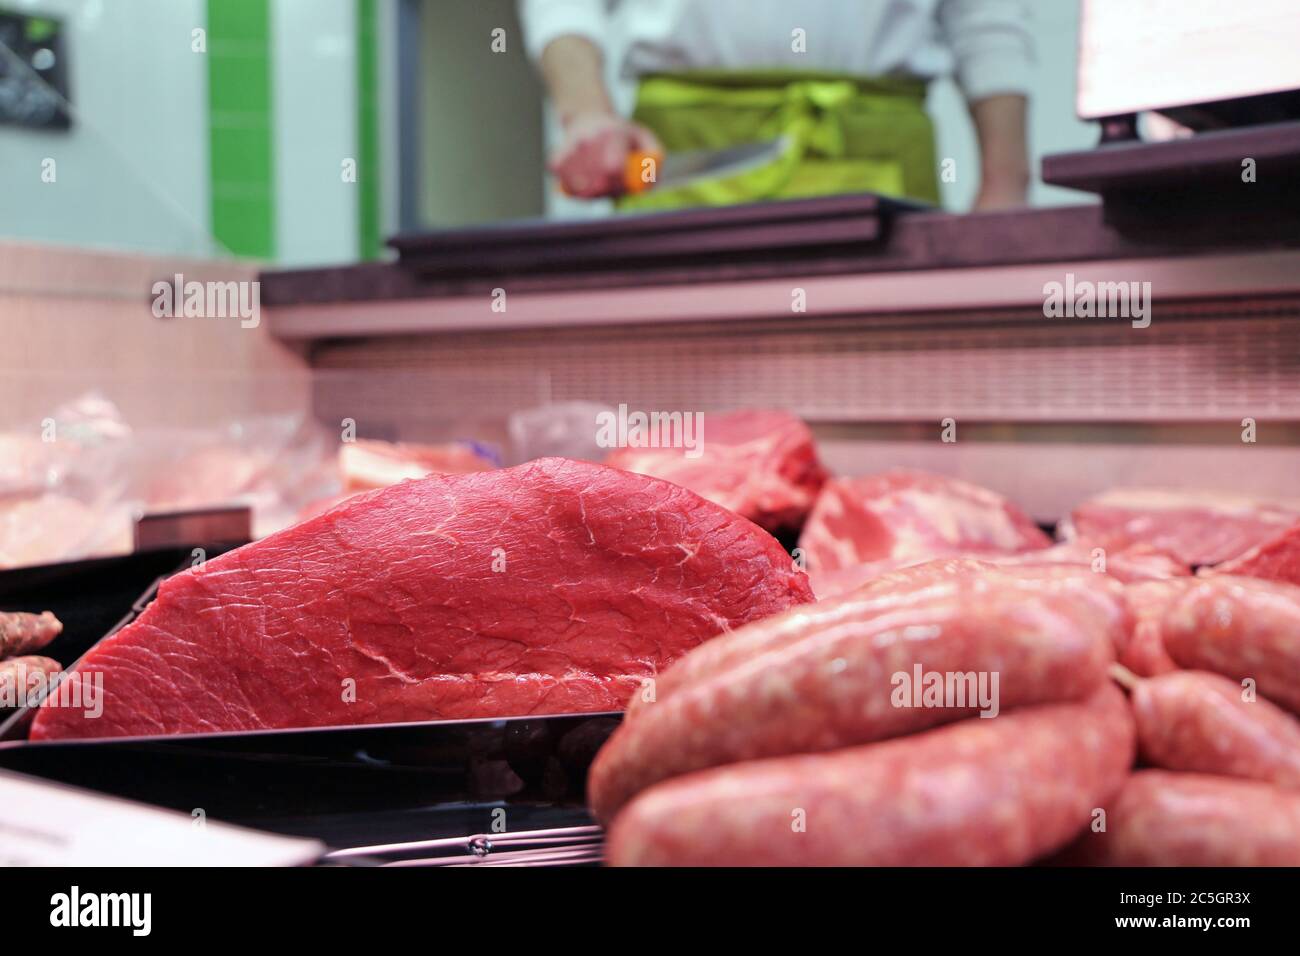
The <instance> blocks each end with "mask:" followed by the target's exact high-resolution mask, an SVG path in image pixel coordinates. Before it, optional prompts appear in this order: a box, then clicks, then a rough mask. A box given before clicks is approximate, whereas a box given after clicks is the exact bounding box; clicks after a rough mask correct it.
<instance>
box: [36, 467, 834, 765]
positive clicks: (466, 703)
mask: <svg viewBox="0 0 1300 956" xmlns="http://www.w3.org/2000/svg"><path fill="white" fill-rule="evenodd" d="M810 597H811V591H810V589H809V587H808V582H807V578H806V577H805V576H804V575H803V574H802V573H800V572H798V571H796V570H795V569H794V568H793V566H792V563H791V561H790V558H789V556H788V555H787V554H786V553H785V552H784V551H783V550H782V548H781V547H780V545H779V544H777V542H776V541H775V539H773V538H772V537H771V536H769V535H768V534H767V533H766V532H764V531H762V530H761V529H760V528H758V527H756V526H755V525H753V524H751V523H750V522H748V521H745V520H743V519H740V518H738V517H737V516H736V515H734V514H732V513H731V512H729V511H726V510H725V509H723V508H720V507H718V506H717V505H714V504H712V503H710V502H708V501H705V500H704V499H703V498H700V497H699V496H698V495H696V494H695V493H694V492H691V491H688V490H686V489H685V488H681V487H678V486H676V485H671V484H668V483H667V482H663V481H659V480H657V479H654V478H648V477H644V476H641V475H631V474H628V473H626V472H622V471H617V470H615V469H612V468H605V467H602V466H600V465H593V464H587V463H583V462H575V461H568V460H565V459H556V458H551V459H542V460H539V461H536V462H532V463H531V464H527V465H522V466H520V467H518V468H512V469H508V470H503V471H493V472H484V473H480V474H468V475H444V476H435V477H430V478H426V479H421V480H417V481H407V482H403V483H401V484H398V485H395V486H393V487H390V488H385V489H381V490H379V491H374V492H370V493H367V494H363V495H359V496H357V497H354V498H351V499H349V500H348V501H346V502H344V503H343V504H341V505H339V506H338V507H336V508H334V509H332V510H330V511H328V512H326V513H324V514H322V515H319V516H318V517H315V518H312V519H311V520H308V521H304V522H302V523H301V524H298V525H295V526H293V527H291V528H288V529H286V530H284V531H282V532H280V533H278V534H275V535H272V536H271V537H268V538H265V539H263V540H262V541H259V542H256V543H254V544H250V545H247V546H245V547H243V548H240V549H238V550H236V551H232V552H230V553H229V554H225V555H222V556H221V557H218V558H214V559H212V560H210V561H208V562H207V563H206V565H204V566H202V567H200V568H195V569H191V570H189V571H186V572H184V573H182V574H179V575H176V576H175V577H172V578H170V579H169V580H167V581H166V582H164V584H163V585H162V587H161V588H160V590H159V593H158V598H157V600H155V601H154V603H153V604H151V605H150V606H149V608H148V609H147V610H146V611H145V612H144V613H143V614H142V615H141V616H140V617H139V618H138V619H137V620H136V621H135V622H134V623H132V624H130V625H129V626H127V627H126V628H124V629H123V630H121V631H119V632H118V633H117V634H114V635H113V636H112V637H109V638H107V639H106V640H104V641H102V642H101V643H100V644H99V645H98V646H97V647H96V648H95V649H94V650H93V651H91V653H90V654H88V655H87V656H86V658H85V659H84V660H83V661H82V662H81V663H80V665H79V666H78V667H77V669H76V671H75V672H74V674H75V675H78V676H76V678H75V679H78V680H80V681H81V682H82V683H83V684H84V683H85V682H86V681H87V680H89V681H98V680H100V679H102V688H103V690H102V695H103V696H102V700H103V712H102V714H101V715H100V716H98V717H94V716H91V715H90V714H89V713H88V712H87V709H85V708H83V709H73V708H70V707H57V706H53V707H52V706H46V707H43V708H42V709H41V710H40V712H39V713H38V714H37V717H36V720H35V722H34V723H33V725H32V731H31V736H32V738H33V739H48V738H64V737H106V736H120V735H137V734H174V733H190V732H206V731H230V730H251V729H258V728H272V727H306V726H320V725H335V724H357V723H374V722H386V721H410V720H427V719H443V718H469V717H487V716H507V715H519V714H537V713H569V712H593V711H604V710H616V709H618V708H620V707H622V706H623V704H624V703H625V702H626V700H627V699H628V697H629V696H630V694H631V693H632V691H633V690H634V689H635V688H636V687H637V686H639V683H640V681H641V679H642V678H643V677H646V676H649V675H653V674H655V673H657V672H658V671H660V670H662V669H663V668H665V667H666V666H667V665H668V664H669V663H671V662H672V661H673V660H674V659H676V658H677V657H679V656H681V655H682V654H683V653H685V652H686V651H687V650H689V649H690V648H692V647H694V646H695V645H697V644H699V643H700V642H701V641H704V640H707V639H708V638H711V637H713V636H715V635H717V634H719V633H721V632H723V631H727V630H730V629H731V628H734V627H737V626H739V625H741V624H745V623H747V622H749V621H753V620H757V619H758V618H762V617H766V616H767V615H769V614H773V613H775V612H777V611H781V610H784V609H785V608H788V607H790V606H792V605H794V604H797V603H800V602H803V601H807V600H809V599H810ZM61 696H62V697H64V698H65V699H76V698H75V696H74V695H71V694H70V692H66V691H65V692H64V693H63V694H62V695H61ZM81 696H82V699H83V700H84V698H85V695H84V694H83V695H81Z"/></svg>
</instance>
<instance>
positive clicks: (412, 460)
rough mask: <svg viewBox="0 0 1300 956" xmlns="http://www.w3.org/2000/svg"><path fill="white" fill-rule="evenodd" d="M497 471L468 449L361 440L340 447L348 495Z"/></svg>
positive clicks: (453, 445) (340, 458)
mask: <svg viewBox="0 0 1300 956" xmlns="http://www.w3.org/2000/svg"><path fill="white" fill-rule="evenodd" d="M493 467H495V466H494V465H493V464H492V462H490V461H488V460H487V459H486V458H484V457H483V456H481V455H479V454H477V453H476V452H475V451H474V450H473V449H472V448H470V447H468V446H467V445H458V444H446V445H413V444H408V443H404V442H396V443H394V442H386V441H374V440H371V439H361V438H358V439H357V440H356V441H351V442H344V443H343V444H342V445H340V446H339V472H340V474H341V475H342V477H343V490H344V491H369V490H371V489H373V488H387V487H388V486H389V485H395V484H397V483H398V482H399V481H405V480H406V479H407V478H425V477H428V476H429V475H464V474H469V473H470V472H475V471H490V470H491V469H492V468H493Z"/></svg>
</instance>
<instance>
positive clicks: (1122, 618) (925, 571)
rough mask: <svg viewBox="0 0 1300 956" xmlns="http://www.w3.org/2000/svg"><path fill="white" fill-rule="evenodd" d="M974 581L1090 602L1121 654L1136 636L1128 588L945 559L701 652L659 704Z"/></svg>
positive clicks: (680, 665)
mask: <svg viewBox="0 0 1300 956" xmlns="http://www.w3.org/2000/svg"><path fill="white" fill-rule="evenodd" d="M972 577H980V578H984V579H985V580H989V581H993V580H1007V579H1010V580H1012V581H1014V582H1017V585H1018V586H1019V587H1022V588H1025V589H1031V590H1036V591H1040V592H1042V593H1049V594H1052V593H1060V592H1066V593H1070V594H1075V595H1078V596H1082V597H1085V598H1087V599H1088V601H1089V603H1090V604H1091V606H1093V607H1094V609H1095V613H1096V614H1097V615H1098V616H1099V617H1100V618H1101V619H1102V626H1104V627H1106V628H1107V629H1108V630H1109V631H1110V632H1111V633H1112V635H1114V637H1115V638H1116V645H1117V647H1118V646H1119V645H1120V643H1121V642H1122V641H1123V639H1124V636H1125V635H1126V634H1127V633H1128V630H1129V629H1130V628H1131V614H1130V612H1129V610H1128V607H1127V605H1126V604H1125V602H1124V588H1123V586H1122V585H1120V584H1119V583H1118V582H1116V581H1115V580H1113V579H1111V578H1109V577H1107V576H1106V575H1104V574H1094V573H1092V572H1091V571H1090V570H1088V569H1087V568H1081V567H1075V566H1073V565H1050V566H1046V565H1045V566H1034V567H1011V568H1003V567H999V566H997V565H994V564H992V563H990V562H988V561H985V560H980V559H975V558H943V559H939V560H935V561H928V562H926V563H924V564H917V565H913V566H911V567H906V568H901V569H899V570H897V571H892V572H890V573H888V574H885V575H881V576H880V577H878V578H875V579H874V580H872V581H869V582H868V583H867V584H865V585H861V586H860V587H859V588H858V589H856V590H855V591H853V592H852V593H851V594H846V595H841V596H839V597H835V598H829V599H827V600H823V601H818V602H817V603H815V604H804V605H800V606H798V607H795V608H791V609H790V610H789V611H788V612H784V613H781V614H777V615H774V616H773V617H769V618H765V619H764V620H762V621H758V622H755V623H753V624H750V625H747V626H745V627H743V628H739V629H738V630H736V631H733V632H732V633H730V634H724V635H722V636H720V637H717V638H715V639H713V640H711V641H708V642H706V643H704V644H701V645H700V646H698V647H696V648H693V649H692V650H691V652H690V653H689V654H687V655H685V656H684V657H681V658H679V659H678V660H677V661H675V662H674V663H673V665H672V666H671V667H670V668H668V670H666V671H665V672H664V673H663V674H660V675H659V676H658V677H657V678H656V679H655V687H654V695H653V702H654V703H662V702H663V701H664V700H665V699H667V698H669V697H671V696H672V695H673V694H674V693H676V692H677V691H678V689H680V688H682V687H686V686H690V685H693V684H697V683H699V682H701V681H703V680H705V679H708V678H711V677H714V676H716V675H718V674H721V673H724V672H725V671H727V670H728V669H729V668H731V667H733V666H735V665H736V664H738V663H739V662H741V661H745V660H748V659H750V658H753V657H757V656H758V655H759V654H763V653H767V652H769V651H773V650H777V649H779V648H781V647H786V646H788V645H790V644H794V643H797V642H799V641H801V640H803V639H804V638H806V637H807V636H808V635H809V634H810V633H811V632H813V631H816V630H820V629H823V628H826V627H830V626H832V625H834V624H836V623H838V622H840V621H844V620H849V619H853V620H857V619H862V618H864V617H866V616H868V615H872V614H876V613H881V614H883V613H886V612H889V611H893V610H898V609H901V608H903V607H911V606H913V605H915V604H917V603H918V602H919V603H924V602H927V601H931V600H933V599H935V598H937V597H940V596H944V595H949V596H950V595H952V594H953V593H955V590H956V588H957V586H958V585H957V581H958V580H959V579H964V578H972ZM647 703H648V699H647V696H643V695H642V694H634V695H633V697H632V700H631V702H630V703H629V705H628V708H627V711H628V716H629V718H630V717H631V716H632V715H633V714H635V713H636V712H637V711H639V710H641V708H643V707H645V706H646V705H647Z"/></svg>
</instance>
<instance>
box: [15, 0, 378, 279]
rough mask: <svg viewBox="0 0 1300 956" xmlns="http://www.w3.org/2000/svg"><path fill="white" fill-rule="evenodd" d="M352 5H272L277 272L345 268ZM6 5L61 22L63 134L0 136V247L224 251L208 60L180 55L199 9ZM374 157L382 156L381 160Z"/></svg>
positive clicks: (353, 230)
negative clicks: (48, 173)
mask: <svg viewBox="0 0 1300 956" xmlns="http://www.w3.org/2000/svg"><path fill="white" fill-rule="evenodd" d="M355 4H356V0H275V2H274V3H273V4H272V9H271V17H272V20H271V36H272V42H273V44H274V47H273V51H272V70H273V73H272V95H273V97H274V99H273V104H272V109H273V116H272V122H273V123H274V126H275V139H274V144H273V148H274V154H275V187H276V211H275V212H276V217H275V218H276V245H277V259H278V261H280V262H283V263H287V264H303V263H333V262H344V261H351V260H353V259H355V258H356V254H357V189H358V187H357V185H356V184H355V183H344V182H343V180H342V177H341V175H340V172H341V165H340V164H341V162H342V160H343V159H344V158H345V157H351V158H357V145H356V62H355V61H356V5H355ZM3 6H4V7H5V8H6V9H12V10H16V11H19V12H30V13H33V14H40V15H47V16H52V17H57V18H60V19H62V20H63V22H64V36H65V44H66V47H67V51H68V59H69V62H70V64H71V76H70V86H71V99H72V114H73V125H72V129H71V130H70V131H67V132H57V131H56V132H40V131H34V130H26V129H23V128H21V127H16V126H0V238H14V239H23V240H34V241H40V242H57V243H68V244H74V245H78V246H85V247H92V248H111V249H119V250H130V251H134V252H149V253H163V254H169V255H183V256H224V255H226V254H227V253H226V251H225V250H224V249H221V248H220V247H219V246H218V245H217V244H216V243H215V242H214V240H212V239H211V219H212V217H211V205H210V176H209V159H208V145H209V139H208V63H207V59H206V57H205V56H204V55H203V54H202V53H194V52H191V46H190V43H191V31H192V30H194V29H195V28H197V27H204V26H206V7H207V4H206V3H205V2H204V0H3ZM389 6H391V4H390V3H385V4H383V5H382V7H381V9H382V8H386V7H389ZM386 13H387V11H385V14H386ZM391 62H392V61H391V59H390V60H386V61H385V60H381V63H390V64H391ZM390 122H391V120H390ZM386 147H387V144H386V143H385V144H381V151H384V152H390V151H389V150H387V148H386ZM47 157H48V158H52V159H54V160H55V162H56V164H57V165H56V175H57V180H56V181H55V182H54V183H52V184H45V183H42V181H41V170H42V162H43V161H44V160H45V159H46V158H47Z"/></svg>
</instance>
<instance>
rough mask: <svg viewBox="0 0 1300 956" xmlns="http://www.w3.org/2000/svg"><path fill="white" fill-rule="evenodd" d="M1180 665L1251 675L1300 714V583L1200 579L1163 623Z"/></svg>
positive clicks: (1167, 641) (1276, 700)
mask: <svg viewBox="0 0 1300 956" xmlns="http://www.w3.org/2000/svg"><path fill="white" fill-rule="evenodd" d="M1160 632H1161V638H1162V639H1163V640H1164V644H1165V649H1166V650H1167V651H1168V652H1169V656H1170V657H1172V658H1173V659H1174V660H1175V661H1176V662H1177V663H1178V665H1179V666H1181V667H1186V668H1188V669H1190V670H1203V671H1214V672H1215V673H1216V674H1222V675H1223V676H1225V677H1231V678H1232V679H1233V680H1237V681H1239V680H1243V679H1245V678H1251V679H1253V680H1254V681H1255V684H1256V688H1257V689H1258V691H1259V693H1260V695H1262V696H1264V697H1267V698H1268V699H1269V700H1271V701H1273V702H1274V703H1277V704H1279V705H1281V706H1282V707H1285V708H1286V709H1287V710H1289V711H1291V712H1292V713H1300V587H1297V586H1295V585H1292V584H1283V583H1280V582H1276V581H1260V580H1256V579H1254V578H1239V577H1232V576H1230V575H1223V576H1217V575H1216V576H1214V577H1209V578H1205V579H1204V580H1198V581H1197V582H1196V583H1195V584H1194V585H1193V586H1191V587H1190V588H1188V589H1187V590H1186V591H1185V592H1184V593H1183V594H1182V595H1181V596H1180V597H1178V598H1177V599H1176V600H1175V601H1173V603H1171V604H1170V605H1169V607H1168V608H1167V609H1166V611H1165V613H1164V616H1163V617H1162V618H1161V621H1160Z"/></svg>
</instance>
